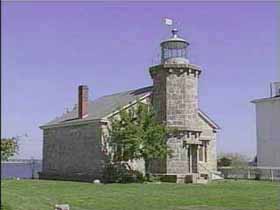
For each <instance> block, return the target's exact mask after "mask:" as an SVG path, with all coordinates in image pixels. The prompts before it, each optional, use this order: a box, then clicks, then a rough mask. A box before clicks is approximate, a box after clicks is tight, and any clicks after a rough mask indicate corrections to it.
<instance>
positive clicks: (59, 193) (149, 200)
mask: <svg viewBox="0 0 280 210" xmlns="http://www.w3.org/2000/svg"><path fill="white" fill-rule="evenodd" d="M1 189H2V194H1V196H2V203H3V204H4V209H7V210H20V209H22V210H53V209H54V205H55V204H69V205H70V209H71V210H138V209H139V210H177V209H178V210H184V209H189V208H188V206H209V207H211V206H213V207H224V208H221V209H238V210H239V209H241V210H243V209H244V210H246V209H248V210H249V209H251V210H278V209H280V208H279V207H280V204H279V202H280V185H279V183H271V182H262V181H259V182H257V181H221V182H213V183H211V184H207V185H193V184H168V183H162V184H106V185H103V184H100V185H96V184H91V183H81V182H66V181H44V180H19V181H16V180H4V181H2V184H1ZM195 209H197V208H195ZM207 209H208V208H207ZM212 209H213V210H214V209H215V210H216V209H217V210H218V209H220V208H212Z"/></svg>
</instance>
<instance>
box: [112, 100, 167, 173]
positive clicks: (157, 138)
mask: <svg viewBox="0 0 280 210" xmlns="http://www.w3.org/2000/svg"><path fill="white" fill-rule="evenodd" d="M168 132H169V131H168V129H167V127H166V126H165V125H163V124H161V123H159V122H158V121H157V120H156V119H155V113H154V111H153V110H152V107H151V106H150V105H146V104H143V103H137V105H136V107H133V108H130V109H128V110H123V111H121V112H120V113H119V116H118V117H115V118H113V119H112V120H111V128H110V129H109V133H110V143H109V144H110V147H111V148H112V153H111V154H112V160H113V162H120V161H126V162H127V161H132V160H135V159H142V158H143V159H144V161H145V173H146V175H148V173H149V163H150V160H152V159H162V158H166V156H167V155H170V154H171V150H170V149H169V147H168V146H167V144H166V137H167V134H168ZM128 167H129V165H128Z"/></svg>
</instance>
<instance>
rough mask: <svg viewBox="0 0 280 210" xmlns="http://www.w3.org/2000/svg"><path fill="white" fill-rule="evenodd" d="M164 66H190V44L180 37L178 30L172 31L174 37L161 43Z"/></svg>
mask: <svg viewBox="0 0 280 210" xmlns="http://www.w3.org/2000/svg"><path fill="white" fill-rule="evenodd" d="M160 46H161V63H162V64H171V63H174V64H188V63H189V60H188V54H187V48H188V46H189V43H188V42H187V41H186V40H184V39H182V38H180V37H179V36H178V30H177V29H173V30H172V37H171V38H169V39H167V40H165V41H163V42H161V44H160Z"/></svg>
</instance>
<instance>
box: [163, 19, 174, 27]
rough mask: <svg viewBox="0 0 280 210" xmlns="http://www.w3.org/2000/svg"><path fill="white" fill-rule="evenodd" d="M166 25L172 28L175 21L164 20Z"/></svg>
mask: <svg viewBox="0 0 280 210" xmlns="http://www.w3.org/2000/svg"><path fill="white" fill-rule="evenodd" d="M164 23H165V24H166V25H169V26H171V25H172V24H173V20H172V19H170V18H164Z"/></svg>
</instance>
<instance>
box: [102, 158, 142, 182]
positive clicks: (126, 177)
mask: <svg viewBox="0 0 280 210" xmlns="http://www.w3.org/2000/svg"><path fill="white" fill-rule="evenodd" d="M103 177H104V181H105V182H107V183H133V182H138V183H139V182H141V183H142V182H144V176H143V174H142V173H141V172H139V171H136V170H131V169H128V167H127V164H125V163H115V164H108V165H107V166H106V167H105V171H104V176H103Z"/></svg>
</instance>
